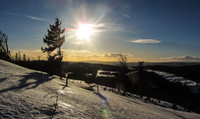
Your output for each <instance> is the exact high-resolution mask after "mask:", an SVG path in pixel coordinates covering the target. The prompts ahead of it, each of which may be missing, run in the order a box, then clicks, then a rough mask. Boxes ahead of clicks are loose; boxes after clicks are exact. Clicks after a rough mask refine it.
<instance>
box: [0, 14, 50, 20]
mask: <svg viewBox="0 0 200 119" xmlns="http://www.w3.org/2000/svg"><path fill="white" fill-rule="evenodd" d="M1 13H3V14H7V15H13V16H24V17H27V18H29V19H33V20H38V21H46V20H45V19H43V18H39V17H35V16H31V15H22V14H19V13H15V12H1Z"/></svg>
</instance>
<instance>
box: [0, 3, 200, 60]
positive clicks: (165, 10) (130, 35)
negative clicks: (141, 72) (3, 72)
mask: <svg viewBox="0 0 200 119" xmlns="http://www.w3.org/2000/svg"><path fill="white" fill-rule="evenodd" d="M0 6H1V7H0V30H1V31H2V32H4V33H6V34H7V35H8V46H9V48H10V50H11V54H12V55H13V56H14V55H15V53H16V52H19V51H20V52H21V54H26V55H27V56H28V57H30V59H32V60H34V59H38V56H40V57H41V59H46V56H47V54H45V53H42V52H41V47H46V44H44V43H43V38H44V36H45V34H47V29H49V25H50V24H54V23H55V19H56V18H59V19H60V21H62V28H63V29H65V33H64V34H63V35H65V42H64V44H63V45H62V50H63V54H64V59H63V60H64V61H118V60H119V55H120V54H123V55H125V56H127V59H128V62H137V61H145V62H171V61H184V62H185V61H188V62H199V61H200V53H199V51H200V14H199V11H200V7H199V6H200V1H199V0H0ZM83 23H84V24H90V25H92V29H93V30H94V32H93V33H92V34H91V35H90V36H89V37H90V38H89V40H83V39H80V38H79V37H77V35H76V31H77V30H78V29H79V28H80V24H83Z"/></svg>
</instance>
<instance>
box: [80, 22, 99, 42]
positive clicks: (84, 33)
mask: <svg viewBox="0 0 200 119" xmlns="http://www.w3.org/2000/svg"><path fill="white" fill-rule="evenodd" d="M94 31H95V30H94V29H93V25H92V24H79V28H78V30H76V36H77V38H78V39H80V40H90V36H91V35H92V34H93V33H94Z"/></svg>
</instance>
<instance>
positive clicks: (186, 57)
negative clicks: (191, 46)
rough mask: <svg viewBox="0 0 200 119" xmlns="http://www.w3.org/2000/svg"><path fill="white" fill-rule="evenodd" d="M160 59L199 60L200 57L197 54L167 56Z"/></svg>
mask: <svg viewBox="0 0 200 119" xmlns="http://www.w3.org/2000/svg"><path fill="white" fill-rule="evenodd" d="M161 59H167V60H178V61H200V57H197V56H180V57H168V58H161Z"/></svg>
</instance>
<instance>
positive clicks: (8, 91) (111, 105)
mask: <svg viewBox="0 0 200 119" xmlns="http://www.w3.org/2000/svg"><path fill="white" fill-rule="evenodd" d="M64 84H65V82H64V81H62V80H60V79H59V78H58V77H57V76H49V75H47V74H46V73H41V72H39V71H35V70H30V69H27V68H23V67H20V66H17V65H14V64H12V63H8V62H6V61H2V60H0V118H1V119H3V118H22V119H23V118H24V119H29V118H49V117H50V116H49V109H50V105H52V104H53V103H54V102H55V99H56V98H55V96H56V94H58V108H57V113H56V114H55V115H54V118H68V119H76V118H79V119H80V118H84V119H90V118H96V119H99V118H117V119H118V118H119V119H121V118H123V119H133V118H136V119H148V118H152V119H172V118H182V119H185V118H188V119H194V118H196V119H198V118H200V115H199V114H196V113H189V112H184V111H177V110H173V109H170V108H164V107H160V106H156V105H153V104H150V103H145V102H143V101H142V100H140V99H137V98H129V97H124V96H121V95H118V94H115V93H112V92H108V91H104V90H103V89H102V86H100V92H101V94H99V93H96V91H95V90H94V91H91V90H88V89H87V88H88V84H86V83H84V82H83V81H74V80H70V81H69V87H66V88H65V87H64ZM93 85H95V84H93ZM51 92H55V93H51ZM47 94H49V95H47Z"/></svg>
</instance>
